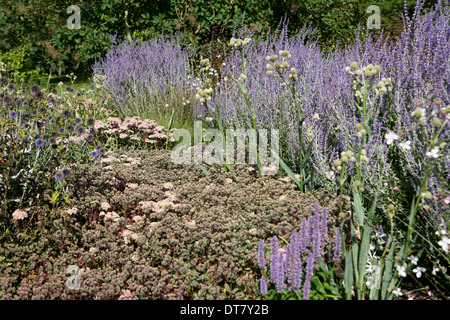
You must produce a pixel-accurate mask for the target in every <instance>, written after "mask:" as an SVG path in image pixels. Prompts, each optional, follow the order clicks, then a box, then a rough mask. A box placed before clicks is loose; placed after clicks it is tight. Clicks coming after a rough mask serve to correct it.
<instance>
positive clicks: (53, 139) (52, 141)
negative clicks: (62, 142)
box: [48, 138, 56, 144]
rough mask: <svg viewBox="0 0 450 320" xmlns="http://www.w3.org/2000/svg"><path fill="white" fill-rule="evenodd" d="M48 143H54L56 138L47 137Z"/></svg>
mask: <svg viewBox="0 0 450 320" xmlns="http://www.w3.org/2000/svg"><path fill="white" fill-rule="evenodd" d="M48 143H50V144H56V139H55V138H50V139H48Z"/></svg>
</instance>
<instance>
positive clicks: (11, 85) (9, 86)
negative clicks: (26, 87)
mask: <svg viewBox="0 0 450 320" xmlns="http://www.w3.org/2000/svg"><path fill="white" fill-rule="evenodd" d="M8 90H9V91H14V90H16V85H15V84H14V83H10V84H9V85H8Z"/></svg>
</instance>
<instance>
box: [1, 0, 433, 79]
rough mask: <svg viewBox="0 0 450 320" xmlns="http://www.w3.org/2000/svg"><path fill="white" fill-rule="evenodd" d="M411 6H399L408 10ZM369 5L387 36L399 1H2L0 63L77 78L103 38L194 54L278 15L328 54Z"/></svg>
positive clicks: (262, 28)
mask: <svg viewBox="0 0 450 320" xmlns="http://www.w3.org/2000/svg"><path fill="white" fill-rule="evenodd" d="M435 2H436V0H432V1H427V3H426V6H427V7H429V6H431V5H432V4H433V3H435ZM414 3H415V1H414V0H408V1H407V4H408V7H409V9H410V10H412V9H413V8H414ZM372 4H376V5H379V6H380V9H381V16H382V25H383V26H386V28H387V31H390V30H391V31H395V30H396V26H398V25H399V22H401V21H400V20H399V19H394V17H393V16H392V15H393V14H394V13H399V12H401V11H402V10H403V0H394V1H379V0H374V1H368V0H367V1H362V2H361V1H360V0H243V1H230V0H216V1H206V0H170V1H168V0H144V1H138V0H83V1H76V2H74V1H72V0H51V1H50V0H23V1H15V0H5V1H2V2H1V3H0V52H2V54H1V55H0V58H2V57H3V56H5V55H7V54H8V52H9V51H10V50H16V51H13V52H16V53H17V52H24V53H25V54H26V59H23V61H12V62H11V61H9V62H8V63H7V64H9V69H10V70H9V71H12V72H19V73H22V72H25V71H30V70H37V71H38V72H39V73H47V74H49V73H51V74H58V75H59V76H61V75H64V74H66V73H70V72H74V73H75V74H77V75H78V76H79V78H81V77H83V76H89V75H90V74H91V72H92V70H91V65H92V64H93V62H94V61H95V59H96V58H98V57H100V56H102V55H104V54H105V53H106V52H107V50H108V49H109V47H110V39H109V36H108V35H117V37H118V38H121V39H126V38H137V39H142V40H146V39H148V38H150V37H152V36H154V35H155V34H160V33H164V34H166V35H167V36H170V34H171V33H173V32H182V33H183V34H184V35H185V39H186V40H187V43H190V44H193V45H195V46H196V47H198V48H200V49H201V50H200V54H201V52H205V50H209V49H211V47H210V46H209V45H210V43H211V42H213V43H214V44H216V45H221V43H223V41H226V40H227V39H229V38H230V37H231V36H232V33H233V31H234V30H235V26H236V25H237V26H241V25H242V23H243V22H244V24H245V25H246V26H247V27H249V28H254V27H256V26H257V28H256V29H255V32H267V31H268V30H269V28H272V29H274V28H276V27H277V26H278V25H279V23H280V21H281V20H282V19H285V18H288V19H289V29H290V30H291V33H295V31H296V30H298V29H299V28H301V27H302V26H303V25H304V24H305V23H311V24H312V27H313V28H317V32H316V36H318V37H320V38H319V39H320V40H319V41H320V43H321V44H322V45H323V46H324V47H328V48H331V49H332V48H333V47H334V44H335V42H336V41H337V40H339V42H340V43H341V44H342V43H343V44H345V43H349V42H350V41H351V40H352V39H353V38H354V34H355V31H356V30H357V27H358V23H361V26H362V27H364V26H365V23H366V20H367V18H368V16H369V14H367V13H366V12H365V11H366V8H367V7H368V6H369V5H372ZM70 5H77V6H79V8H80V14H81V21H80V22H81V28H80V29H69V28H68V27H67V20H68V18H69V16H70V15H71V14H72V13H67V8H68V7H69V6H70ZM244 12H245V14H244ZM203 55H205V54H203ZM17 59H20V56H19V55H17ZM18 63H22V65H21V66H20V68H19V69H20V70H17V64H18Z"/></svg>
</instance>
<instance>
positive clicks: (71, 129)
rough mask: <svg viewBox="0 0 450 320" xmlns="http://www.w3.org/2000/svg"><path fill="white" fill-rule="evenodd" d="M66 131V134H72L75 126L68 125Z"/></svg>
mask: <svg viewBox="0 0 450 320" xmlns="http://www.w3.org/2000/svg"><path fill="white" fill-rule="evenodd" d="M66 129H67V131H68V132H73V130H75V126H74V125H72V124H68V125H67V127H66Z"/></svg>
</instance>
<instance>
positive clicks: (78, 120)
mask: <svg viewBox="0 0 450 320" xmlns="http://www.w3.org/2000/svg"><path fill="white" fill-rule="evenodd" d="M73 123H75V124H80V123H81V119H80V118H75V120H74V121H73Z"/></svg>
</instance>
